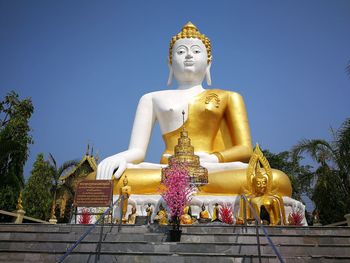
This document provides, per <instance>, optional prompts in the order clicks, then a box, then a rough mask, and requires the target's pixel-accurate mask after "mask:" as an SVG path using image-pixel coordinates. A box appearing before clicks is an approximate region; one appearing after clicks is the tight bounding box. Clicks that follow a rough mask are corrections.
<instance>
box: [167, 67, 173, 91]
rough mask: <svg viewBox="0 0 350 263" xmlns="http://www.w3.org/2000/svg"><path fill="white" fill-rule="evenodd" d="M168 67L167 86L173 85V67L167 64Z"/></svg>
mask: <svg viewBox="0 0 350 263" xmlns="http://www.w3.org/2000/svg"><path fill="white" fill-rule="evenodd" d="M168 67H169V77H168V83H167V85H168V86H171V84H172V83H173V76H174V71H173V67H172V66H171V65H170V64H169V63H168Z"/></svg>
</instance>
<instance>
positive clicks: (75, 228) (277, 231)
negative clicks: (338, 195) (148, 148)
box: [0, 224, 350, 237]
mask: <svg viewBox="0 0 350 263" xmlns="http://www.w3.org/2000/svg"><path fill="white" fill-rule="evenodd" d="M89 227H90V225H70V224H58V225H49V224H47V225H43V224H22V225H16V224H0V234H1V233H6V232H28V233H29V232H33V233H34V232H35V233H47V232H48V233H81V234H82V233H84V232H85V231H86V230H87V229H88V228H89ZM100 228H101V226H97V227H96V228H95V229H94V230H93V232H99V229H100ZM103 228H104V232H106V231H107V232H108V231H109V232H111V233H119V232H122V233H150V232H152V233H153V232H156V233H165V232H167V231H168V229H170V228H171V227H170V226H165V227H162V226H158V225H143V226H133V225H122V226H119V225H105V226H104V227H103ZM266 230H267V232H268V233H269V235H289V236H292V235H296V236H299V235H318V236H347V237H350V227H291V226H277V227H266ZM182 231H183V233H193V234H195V233H203V234H245V235H246V234H253V235H255V231H256V229H255V227H254V226H248V227H243V226H229V225H226V226H215V225H214V226H211V225H208V226H203V225H192V226H183V227H182ZM259 232H260V233H261V234H263V232H262V231H261V230H260V231H259Z"/></svg>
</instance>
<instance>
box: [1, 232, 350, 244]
mask: <svg viewBox="0 0 350 263" xmlns="http://www.w3.org/2000/svg"><path fill="white" fill-rule="evenodd" d="M79 237H80V233H79V234H77V233H27V232H14V233H11V232H7V233H0V243H1V242H6V241H38V242H43V241H47V242H50V241H53V242H54V241H64V242H71V243H73V242H75V241H76V240H78V239H79ZM167 237H168V236H167V234H165V233H144V234H139V233H117V234H112V233H108V232H104V233H103V235H102V240H103V241H105V242H111V241H128V242H131V241H135V242H138V241H147V242H165V241H167ZM270 237H271V239H272V241H273V242H274V244H276V245H278V244H342V245H350V238H349V237H346V236H316V235H312V236H310V235H308V236H290V235H277V236H276V235H275V236H270ZM99 239H100V234H99V233H93V234H90V235H88V236H87V237H86V238H85V239H84V241H95V242H96V241H98V240H99ZM181 242H191V243H194V242H197V243H225V242H228V243H253V244H256V242H257V239H256V236H255V235H252V234H249V235H243V234H216V235H210V234H188V233H184V234H182V236H181ZM260 242H261V243H262V244H267V243H268V241H267V238H266V237H265V236H260Z"/></svg>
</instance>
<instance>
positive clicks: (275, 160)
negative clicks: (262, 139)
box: [263, 150, 312, 201]
mask: <svg viewBox="0 0 350 263" xmlns="http://www.w3.org/2000/svg"><path fill="white" fill-rule="evenodd" d="M263 153H264V155H265V157H266V158H267V160H268V161H269V163H270V166H271V167H272V168H274V169H278V170H281V171H283V172H285V173H286V174H287V175H288V177H289V179H290V181H291V184H292V188H293V192H292V197H293V198H294V199H296V200H300V201H301V195H302V194H307V193H309V190H310V189H309V188H308V187H307V185H308V180H309V178H310V174H311V173H312V172H311V171H310V168H311V167H310V166H308V165H301V164H300V158H297V159H295V160H293V158H292V154H291V153H290V152H289V151H284V152H280V153H277V154H275V153H272V152H270V151H269V150H264V151H263Z"/></svg>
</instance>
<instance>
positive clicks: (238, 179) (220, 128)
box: [97, 22, 292, 196]
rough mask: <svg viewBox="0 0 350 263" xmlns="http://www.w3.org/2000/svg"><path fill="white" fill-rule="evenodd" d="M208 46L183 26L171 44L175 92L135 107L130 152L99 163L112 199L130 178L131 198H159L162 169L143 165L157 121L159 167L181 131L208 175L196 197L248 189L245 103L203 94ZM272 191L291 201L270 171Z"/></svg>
mask: <svg viewBox="0 0 350 263" xmlns="http://www.w3.org/2000/svg"><path fill="white" fill-rule="evenodd" d="M211 60H212V56H211V43H210V40H209V39H208V38H207V37H206V36H205V35H203V34H201V33H200V32H199V31H198V29H197V28H196V26H194V25H193V24H192V23H190V22H189V23H187V24H186V25H185V26H184V27H183V28H182V31H181V32H180V33H178V34H177V35H175V36H174V37H173V38H172V39H171V42H170V50H169V68H170V75H169V81H168V83H171V81H172V78H173V76H174V77H175V79H176V81H177V83H178V89H176V90H164V91H156V92H151V93H148V94H146V95H144V96H143V97H142V98H141V99H140V102H139V105H138V109H137V112H136V117H135V121H134V126H133V131H132V135H131V140H130V145H129V149H128V150H127V151H124V152H121V153H118V154H116V155H113V156H110V157H108V158H106V159H105V160H103V161H102V162H101V163H100V164H99V166H98V170H97V179H111V178H112V174H113V173H114V172H115V173H114V178H115V180H116V182H115V184H114V194H117V191H119V189H120V188H121V187H122V185H123V178H124V177H125V176H127V177H128V180H129V185H130V186H131V187H132V189H133V193H134V194H144V195H147V194H158V189H159V186H160V181H161V166H160V165H158V166H156V165H155V164H154V165H153V164H152V165H151V164H149V163H142V162H143V161H144V158H145V154H146V151H147V146H148V143H149V139H150V136H151V132H152V128H153V126H154V123H155V121H158V122H159V125H160V129H161V131H162V134H163V139H164V142H165V151H164V154H163V156H162V157H161V161H160V163H161V164H167V162H168V157H169V156H170V155H171V154H173V152H174V146H175V145H176V144H177V140H178V138H179V137H180V131H181V130H182V126H183V122H182V116H181V112H182V111H183V110H184V111H185V112H186V116H185V118H186V120H185V124H184V125H185V127H186V130H187V131H188V134H189V137H190V138H191V141H192V145H193V146H194V149H195V151H196V152H195V154H196V155H198V156H199V157H200V162H201V165H202V166H204V167H206V168H207V169H208V171H209V176H208V180H209V184H207V185H205V186H202V187H201V188H200V191H199V192H198V193H197V194H198V195H239V194H241V193H242V192H243V191H244V188H245V187H246V184H247V181H246V168H247V164H246V163H247V162H248V161H249V159H250V157H251V154H252V149H253V148H252V142H251V135H250V130H249V124H248V118H247V114H246V109H245V105H244V102H243V98H242V96H241V95H240V94H238V93H236V92H233V91H226V90H221V89H207V90H206V89H204V88H203V87H202V82H203V80H204V78H206V80H207V83H208V85H210V84H211V77H210V66H211ZM271 184H272V187H273V188H274V189H276V192H277V193H278V194H279V195H281V196H291V192H292V188H291V184H290V181H289V178H288V177H287V175H286V174H284V173H283V172H281V171H278V170H273V180H272V182H271Z"/></svg>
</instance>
